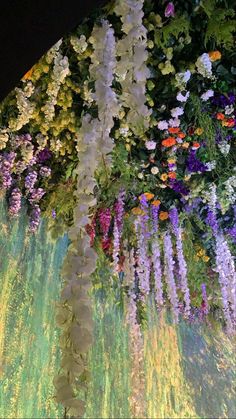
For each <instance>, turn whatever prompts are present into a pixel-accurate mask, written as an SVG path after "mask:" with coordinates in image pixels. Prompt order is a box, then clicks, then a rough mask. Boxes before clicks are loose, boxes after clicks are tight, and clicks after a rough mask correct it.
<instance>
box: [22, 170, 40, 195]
mask: <svg viewBox="0 0 236 419" xmlns="http://www.w3.org/2000/svg"><path fill="white" fill-rule="evenodd" d="M36 181H37V172H35V170H34V171H33V172H30V173H28V175H27V176H26V177H25V188H26V190H27V192H32V190H33V189H34V185H35V183H36Z"/></svg>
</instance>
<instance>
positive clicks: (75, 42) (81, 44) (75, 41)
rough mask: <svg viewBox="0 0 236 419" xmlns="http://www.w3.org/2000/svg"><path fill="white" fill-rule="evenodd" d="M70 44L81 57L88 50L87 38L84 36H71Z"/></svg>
mask: <svg viewBox="0 0 236 419" xmlns="http://www.w3.org/2000/svg"><path fill="white" fill-rule="evenodd" d="M70 43H71V45H72V47H73V48H74V50H75V52H76V54H78V55H81V54H83V52H84V51H86V49H87V46H88V44H87V42H86V37H85V36H84V35H81V36H80V37H79V38H78V37H77V36H75V35H73V36H71V38H70Z"/></svg>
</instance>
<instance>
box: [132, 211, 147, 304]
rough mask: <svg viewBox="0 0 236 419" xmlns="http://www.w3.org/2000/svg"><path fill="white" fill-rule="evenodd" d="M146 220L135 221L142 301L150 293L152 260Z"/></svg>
mask: <svg viewBox="0 0 236 419" xmlns="http://www.w3.org/2000/svg"><path fill="white" fill-rule="evenodd" d="M144 223H145V220H144V219H143V217H142V216H139V217H138V218H137V220H136V221H135V232H136V237H137V258H138V261H137V275H138V279H139V289H140V293H141V295H140V298H141V300H142V301H144V300H145V297H146V296H147V295H148V294H149V292H150V284H149V280H150V270H151V266H150V259H149V257H148V254H147V250H148V246H147V236H145V231H146V226H144Z"/></svg>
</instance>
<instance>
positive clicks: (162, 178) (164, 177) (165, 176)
mask: <svg viewBox="0 0 236 419" xmlns="http://www.w3.org/2000/svg"><path fill="white" fill-rule="evenodd" d="M167 179H168V175H167V174H166V173H163V174H162V175H161V180H162V181H163V182H165V181H166V180H167Z"/></svg>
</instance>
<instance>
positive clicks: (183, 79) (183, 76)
mask: <svg viewBox="0 0 236 419" xmlns="http://www.w3.org/2000/svg"><path fill="white" fill-rule="evenodd" d="M190 77H191V71H190V70H187V71H185V72H184V73H177V74H176V75H175V80H176V82H177V85H178V86H185V85H186V84H187V83H188V81H189V79H190Z"/></svg>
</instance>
